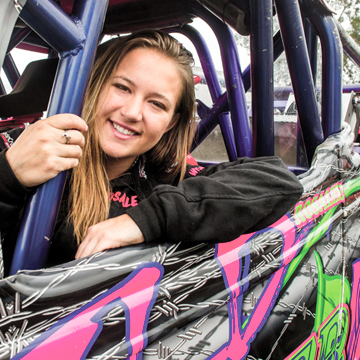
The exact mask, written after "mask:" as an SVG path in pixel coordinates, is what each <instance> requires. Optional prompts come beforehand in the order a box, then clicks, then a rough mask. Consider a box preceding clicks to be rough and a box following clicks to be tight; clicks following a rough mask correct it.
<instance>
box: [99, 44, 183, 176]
mask: <svg viewBox="0 0 360 360" xmlns="http://www.w3.org/2000/svg"><path fill="white" fill-rule="evenodd" d="M181 87H182V85H181V76H180V73H179V71H178V70H177V67H176V64H175V62H174V61H173V60H171V59H169V58H168V57H166V56H165V55H163V54H160V53H158V52H157V51H154V50H148V49H135V50H132V51H131V52H129V53H128V54H127V55H126V56H125V57H124V58H123V60H122V61H121V63H120V65H119V67H118V68H117V69H116V71H115V74H114V76H113V77H112V78H111V79H110V80H109V82H108V84H106V85H105V86H104V89H103V90H102V92H101V94H100V97H99V106H98V109H97V119H96V126H97V129H98V134H99V140H100V145H101V148H102V149H103V151H104V153H105V154H106V155H107V157H106V169H107V174H108V176H109V179H110V180H112V179H115V178H117V177H118V176H120V175H121V174H122V173H123V172H124V171H126V170H127V169H128V168H129V167H130V166H131V164H133V162H134V161H135V159H136V158H137V157H138V156H140V155H142V154H145V153H146V152H147V151H149V150H150V149H151V148H153V147H154V146H155V145H156V144H157V143H158V142H159V140H160V139H161V137H162V136H163V134H164V133H165V132H167V131H169V130H170V129H171V128H172V127H173V126H174V125H175V123H176V121H178V119H179V116H178V115H177V114H176V112H175V111H176V108H177V104H178V99H179V98H180V90H181Z"/></svg>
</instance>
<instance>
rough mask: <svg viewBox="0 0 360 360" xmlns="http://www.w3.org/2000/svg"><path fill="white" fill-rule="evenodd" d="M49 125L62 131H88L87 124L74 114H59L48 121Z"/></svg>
mask: <svg viewBox="0 0 360 360" xmlns="http://www.w3.org/2000/svg"><path fill="white" fill-rule="evenodd" d="M46 121H47V122H48V124H49V125H51V126H52V127H54V128H56V129H60V130H64V131H65V130H69V129H70V130H78V131H81V132H85V131H87V129H88V126H87V124H86V122H85V121H84V120H83V119H82V118H81V117H79V116H77V115H74V114H58V115H54V116H51V117H49V118H48V119H46Z"/></svg>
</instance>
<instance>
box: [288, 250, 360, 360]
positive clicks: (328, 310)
mask: <svg viewBox="0 0 360 360" xmlns="http://www.w3.org/2000/svg"><path fill="white" fill-rule="evenodd" d="M314 255H315V261H316V265H317V269H318V293H317V302H316V317H315V323H314V330H315V331H314V333H313V334H312V335H310V336H309V338H308V339H307V340H306V341H304V343H303V344H301V345H300V346H299V347H298V348H297V349H296V350H295V351H294V352H293V353H291V354H290V355H289V356H288V357H287V358H286V359H285V360H328V359H329V360H333V359H334V360H335V359H338V360H345V359H346V355H345V344H346V341H347V336H348V331H349V315H350V313H349V307H348V304H349V301H350V291H351V289H350V284H349V282H348V280H347V279H346V278H343V276H342V275H326V274H324V272H323V266H322V263H321V258H320V255H319V254H318V253H317V252H314ZM352 331H353V330H352ZM349 359H353V360H355V359H354V358H353V357H349Z"/></svg>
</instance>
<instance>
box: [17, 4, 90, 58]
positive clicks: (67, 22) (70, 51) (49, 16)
mask: <svg viewBox="0 0 360 360" xmlns="http://www.w3.org/2000/svg"><path fill="white" fill-rule="evenodd" d="M73 15H74V17H73V18H71V17H70V16H69V15H68V14H66V13H65V11H64V10H62V9H61V7H60V6H58V5H57V4H56V3H55V2H53V1H48V0H27V1H26V3H25V6H24V7H23V9H22V11H21V16H20V17H21V19H22V20H23V21H25V22H26V23H27V25H29V26H30V27H31V28H32V29H33V30H34V31H35V32H36V33H37V34H40V35H41V37H42V38H43V39H46V42H47V43H48V44H49V45H50V46H51V47H52V48H53V49H54V50H56V51H57V52H58V53H59V54H60V55H61V56H63V57H66V56H68V55H75V54H77V53H78V52H79V51H80V50H81V49H82V47H83V43H84V41H85V34H84V29H83V28H82V26H81V20H80V21H78V18H77V17H76V15H75V14H74V13H73ZM55 24H56V25H55Z"/></svg>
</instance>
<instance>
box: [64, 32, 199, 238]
mask: <svg viewBox="0 0 360 360" xmlns="http://www.w3.org/2000/svg"><path fill="white" fill-rule="evenodd" d="M136 48H149V49H154V50H156V51H158V52H159V53H161V54H163V55H165V56H166V57H168V58H169V59H172V60H173V61H174V63H175V64H176V66H177V68H178V70H179V73H180V76H181V78H182V89H181V90H182V91H181V96H180V99H179V101H178V104H177V108H176V111H175V113H176V114H178V117H179V118H178V119H177V121H176V123H175V125H174V126H173V127H172V129H171V130H169V131H168V132H166V133H165V134H164V135H163V136H162V138H161V139H160V141H159V142H158V143H157V144H156V145H155V146H154V147H153V148H152V149H150V150H149V151H148V152H147V154H146V163H147V164H149V165H150V166H152V167H154V168H156V170H157V174H158V175H157V176H158V180H159V181H161V182H168V181H171V179H173V178H174V177H176V176H179V179H180V180H182V179H183V177H184V174H185V170H186V156H187V154H188V152H189V151H190V147H191V143H192V140H193V136H194V129H195V120H194V110H195V93H194V81H193V74H192V70H191V66H192V65H193V58H192V55H191V53H190V52H189V51H187V50H186V49H185V48H184V47H183V46H182V45H181V44H179V43H178V41H177V40H176V39H174V38H173V37H172V36H170V35H168V34H166V33H163V32H160V31H152V30H148V31H142V32H139V33H135V34H132V35H128V36H124V37H120V38H116V39H112V40H110V41H108V42H107V43H105V44H102V45H100V47H99V51H98V54H97V58H96V60H95V64H94V67H93V71H92V75H91V78H90V82H89V86H88V89H87V93H86V97H85V104H84V107H83V114H82V116H83V118H84V120H85V121H86V122H87V124H88V127H89V129H88V131H87V133H86V134H85V146H84V148H83V155H82V156H81V158H80V161H79V165H78V167H77V168H75V169H74V170H73V172H72V177H71V183H70V196H69V217H68V219H69V221H70V222H72V224H73V226H74V234H75V237H76V239H77V242H78V244H80V242H81V241H82V239H83V238H84V236H85V234H86V231H87V229H88V228H89V227H90V226H91V225H94V224H97V223H99V222H101V221H104V220H106V219H107V218H108V214H109V209H110V200H109V192H110V187H109V178H108V176H107V173H106V170H105V159H106V156H105V154H104V152H103V150H102V148H101V146H100V141H99V137H98V133H97V128H96V109H97V105H98V99H99V95H100V93H101V91H102V90H103V88H104V87H105V86H106V85H107V83H108V82H109V80H110V79H111V78H112V76H113V74H114V72H115V71H116V69H117V68H118V66H119V64H120V62H121V61H122V59H123V58H124V56H125V55H126V54H127V53H128V52H130V51H131V50H134V49H136ZM174 118H175V116H174Z"/></svg>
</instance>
